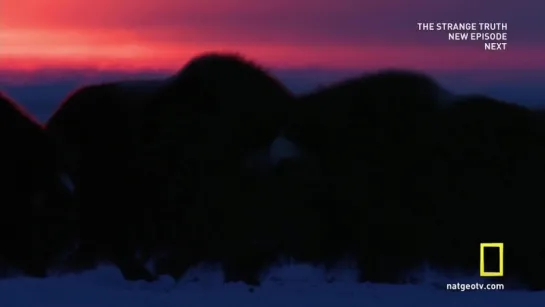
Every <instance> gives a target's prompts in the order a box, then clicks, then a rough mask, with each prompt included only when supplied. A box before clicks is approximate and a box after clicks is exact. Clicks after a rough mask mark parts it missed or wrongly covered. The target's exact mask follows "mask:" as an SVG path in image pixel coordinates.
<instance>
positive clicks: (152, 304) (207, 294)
mask: <svg viewBox="0 0 545 307" xmlns="http://www.w3.org/2000/svg"><path fill="white" fill-rule="evenodd" d="M347 272H349V271H346V272H344V274H343V273H342V272H337V273H336V274H335V277H336V279H335V281H333V282H331V283H328V282H327V280H328V279H330V278H328V277H327V274H324V271H323V270H320V269H318V268H313V267H310V266H305V265H292V266H288V267H283V268H277V269H275V270H272V271H271V272H270V273H269V274H268V275H267V276H268V277H267V278H266V280H265V282H264V283H263V284H262V286H260V287H256V288H253V287H250V286H247V285H244V284H241V283H231V284H224V283H222V281H221V280H222V278H221V274H220V273H219V271H218V270H210V269H209V270H205V269H203V268H200V269H195V270H194V271H193V272H190V273H188V274H187V275H186V277H185V278H184V279H183V280H181V281H179V282H178V283H176V282H174V281H173V280H172V279H171V278H169V277H162V278H161V279H160V280H158V281H156V282H153V283H147V282H127V281H125V280H123V278H122V277H121V275H120V273H119V271H118V270H117V269H115V268H113V267H110V266H102V267H99V268H98V269H96V270H94V271H89V272H85V273H81V274H79V275H78V274H70V275H64V276H56V277H49V278H46V279H32V278H23V277H20V278H13V279H5V280H0V306H2V307H37V306H40V307H52V306H59V307H64V306H70V307H91V306H93V307H94V306H96V307H110V306H112V307H114V306H115V307H125V306H127V307H140V306H147V307H170V306H177V307H178V306H180V307H181V306H183V307H192V306H202V307H207V306H214V307H215V306H225V307H230V306H233V307H273V306H281V307H292V306H293V307H305V306H309V307H322V306H323V307H348V306H354V307H356V306H357V307H375V306H377V307H390V306H392V307H393V306H396V307H427V306H430V307H450V306H452V307H454V306H460V307H473V306H475V307H480V306H494V307H505V306H513V307H515V306H516V307H518V306H524V307H534V306H535V307H542V306H545V292H525V291H514V290H513V291H511V290H509V289H508V288H506V290H503V291H464V292H457V291H449V290H446V284H440V283H436V284H430V283H424V284H422V285H379V284H369V283H360V284H358V283H355V282H354V281H353V274H347ZM330 277H331V276H330ZM461 282H463V281H461ZM252 289H253V291H251V290H252Z"/></svg>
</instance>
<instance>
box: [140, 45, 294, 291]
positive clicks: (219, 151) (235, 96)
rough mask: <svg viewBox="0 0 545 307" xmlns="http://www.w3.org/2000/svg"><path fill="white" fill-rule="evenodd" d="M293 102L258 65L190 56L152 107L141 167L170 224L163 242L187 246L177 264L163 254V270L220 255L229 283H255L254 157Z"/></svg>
mask: <svg viewBox="0 0 545 307" xmlns="http://www.w3.org/2000/svg"><path fill="white" fill-rule="evenodd" d="M293 101H294V98H293V97H292V95H291V93H290V92H289V91H288V90H287V89H286V88H285V87H284V86H283V85H282V84H281V83H280V82H278V81H277V80H276V79H274V78H273V77H271V76H270V75H269V74H268V73H267V72H266V71H265V70H264V69H262V68H261V67H259V66H257V65H256V64H254V63H252V62H250V61H248V60H246V59H244V58H242V57H241V56H238V55H233V54H215V53H212V54H204V55H201V56H199V57H196V58H194V59H193V60H191V61H190V62H189V63H188V64H187V65H186V66H185V67H184V68H183V69H182V70H181V71H180V72H179V73H178V74H176V75H174V76H173V77H171V78H170V79H169V83H168V85H167V87H166V89H165V90H164V91H163V92H162V93H161V95H159V96H157V99H156V101H154V103H153V104H149V105H148V106H149V108H148V109H147V111H146V114H147V115H148V117H147V123H148V125H147V126H144V128H143V130H142V131H143V135H145V138H146V139H147V140H148V141H147V145H146V146H145V148H144V149H142V150H141V152H143V153H144V154H143V155H142V158H143V161H142V162H140V165H145V167H146V168H147V169H149V170H150V171H149V172H148V173H147V174H146V178H144V183H142V184H141V185H140V186H141V187H143V188H142V189H143V190H147V191H149V197H147V198H146V197H143V198H144V199H148V200H149V201H153V202H160V203H161V205H158V206H157V208H162V209H161V210H162V211H161V212H155V213H154V214H157V215H158V219H160V220H163V221H165V222H164V223H163V227H169V230H166V229H163V230H159V231H160V234H159V235H158V237H160V238H165V240H164V242H160V241H159V244H163V246H167V247H168V249H172V246H176V245H179V248H177V249H178V251H177V252H175V253H174V255H175V256H171V257H169V258H170V259H173V261H174V262H176V263H177V264H175V265H174V266H178V268H177V269H174V268H172V266H171V267H169V265H168V264H166V263H168V260H165V261H163V264H162V265H159V266H158V269H159V270H167V271H169V273H172V272H174V271H177V272H178V273H173V274H174V275H179V274H181V273H182V272H183V271H184V270H185V269H186V268H187V267H188V266H189V265H190V264H192V263H193V262H195V261H198V260H219V261H223V262H224V269H225V273H226V280H239V279H244V280H248V281H252V280H253V281H254V282H255V281H256V280H257V275H258V272H257V271H258V269H257V267H260V266H261V265H260V264H258V263H255V264H250V258H248V256H247V255H248V254H252V253H254V252H255V253H261V251H258V250H259V249H258V248H253V247H252V246H254V245H255V244H256V242H255V241H256V239H255V237H256V236H255V235H252V231H251V229H258V228H259V226H260V225H259V223H260V221H259V219H256V218H255V217H256V216H259V215H260V213H259V212H260V206H259V203H256V202H258V201H259V195H257V193H256V192H254V191H257V190H259V187H257V185H259V184H260V182H261V180H259V179H258V177H259V176H260V175H259V174H258V173H256V171H255V170H254V169H252V168H250V167H248V161H249V160H251V159H252V156H253V155H255V154H256V153H257V152H260V151H261V152H263V151H264V152H268V149H267V148H268V147H270V146H271V144H272V143H273V141H274V140H275V139H276V138H277V137H279V136H280V135H281V132H282V129H283V128H284V127H285V124H286V122H287V120H288V116H289V108H290V107H292V106H291V105H290V103H292V102H293ZM154 189H155V190H154ZM140 197H142V196H140ZM256 197H257V198H256ZM166 208H168V209H166ZM166 221H168V222H166ZM172 228H174V229H176V230H175V231H172V230H171V229H172ZM256 233H257V231H256ZM173 236H174V237H173ZM180 239H181V240H183V242H184V243H182V244H180V243H177V241H178V240H180ZM241 257H242V258H241ZM263 257H264V258H267V257H266V256H265V255H263ZM184 258H185V259H186V263H183V261H180V259H184ZM229 259H230V260H229ZM263 261H265V260H263ZM241 266H248V268H247V269H245V268H243V267H241ZM250 266H254V267H253V268H250ZM161 267H163V269H161ZM165 267H169V268H168V269H166V268H165ZM245 270H246V272H244V271H245Z"/></svg>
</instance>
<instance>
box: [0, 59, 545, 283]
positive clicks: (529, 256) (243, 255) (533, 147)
mask: <svg viewBox="0 0 545 307" xmlns="http://www.w3.org/2000/svg"><path fill="white" fill-rule="evenodd" d="M10 105H11V104H10ZM10 112H11V111H10ZM0 116H3V113H0ZM11 117H13V118H16V117H15V116H11V115H10V118H11ZM544 119H545V117H543V112H538V111H532V110H529V109H527V108H524V107H521V106H517V105H514V104H510V103H506V102H502V101H497V100H494V99H491V98H488V97H484V96H459V95H454V94H452V93H450V92H449V91H447V90H445V89H444V88H443V87H441V86H440V85H439V84H438V83H437V82H435V81H434V80H433V79H432V78H430V77H429V76H426V75H423V74H419V73H415V72H411V71H400V70H389V71H379V72H377V73H373V74H368V75H364V76H362V77H359V78H354V79H350V80H346V81H344V82H340V83H337V84H333V85H332V86H329V87H324V88H321V89H319V90H317V91H315V92H312V93H308V94H305V95H302V96H300V97H293V96H292V94H291V93H290V92H289V91H288V90H287V89H286V88H285V87H284V86H283V85H282V84H281V83H280V82H278V81H277V80H276V79H274V78H273V77H271V76H270V75H269V74H268V73H267V72H266V71H265V70H264V69H262V68H261V67H259V66H257V65H256V64H254V63H252V62H250V61H248V60H246V59H244V58H242V57H240V56H238V55H232V54H215V53H213V54H205V55H202V56H199V57H196V58H194V59H193V60H192V61H190V62H189V63H188V64H187V65H186V66H185V67H184V68H183V69H182V70H180V72H178V73H177V74H175V75H173V76H171V77H170V78H167V79H165V80H159V81H156V82H139V83H125V82H124V83H111V84H103V85H97V86H90V87H87V88H84V89H82V90H80V91H78V92H76V93H75V94H74V95H72V96H71V97H70V98H69V99H68V100H67V102H66V103H65V104H63V106H61V108H60V109H59V111H58V112H57V113H56V114H55V115H54V117H53V118H52V119H51V120H50V121H49V122H48V125H47V132H48V133H49V134H50V135H51V136H52V137H54V139H55V144H56V146H57V150H58V152H59V154H58V155H57V160H58V162H57V163H58V164H60V165H62V171H63V172H66V173H68V174H69V176H70V178H71V179H72V181H73V182H74V186H75V190H74V192H75V195H76V196H77V199H78V202H79V206H80V208H79V214H80V221H81V223H80V224H81V230H80V234H81V235H80V237H81V238H80V239H81V246H80V248H79V253H77V254H76V257H75V258H76V261H75V262H76V263H78V264H79V265H81V264H82V263H86V262H88V264H89V265H92V264H93V263H96V261H98V260H100V259H106V260H110V261H113V262H114V263H116V264H117V265H118V266H119V267H120V269H121V270H122V272H123V274H124V275H125V277H126V278H127V279H142V278H144V279H148V280H151V279H153V278H154V276H153V274H151V273H150V272H149V271H147V270H146V269H145V268H144V262H145V261H147V260H150V259H151V260H154V261H155V268H154V269H155V271H156V272H155V273H156V274H163V273H166V274H170V275H172V276H174V277H176V278H178V277H180V276H181V275H183V274H184V272H185V271H186V270H187V269H188V268H189V267H190V266H191V265H194V264H197V263H199V262H219V263H221V264H222V266H223V269H224V274H225V280H226V281H239V280H241V281H244V282H247V283H251V284H258V283H259V281H260V276H261V274H262V273H263V271H264V270H265V269H266V268H267V267H268V266H269V265H270V264H271V263H273V262H274V261H276V260H277V259H278V258H279V257H280V256H286V257H290V258H294V259H295V260H297V261H305V262H311V263H315V264H325V265H326V266H328V267H329V266H331V265H333V264H335V263H336V262H337V261H339V260H341V259H343V257H345V256H348V257H350V258H355V260H356V261H357V263H358V266H359V270H360V279H361V280H365V281H371V282H387V283H403V282H407V279H406V278H405V276H406V273H408V272H410V271H411V270H412V269H417V268H418V267H419V266H421V265H423V264H425V263H427V264H430V265H432V266H433V267H435V268H436V269H440V270H445V271H449V270H455V271H457V272H460V271H461V272H465V273H468V274H475V273H476V272H477V270H478V268H479V257H478V253H479V243H482V242H487V241H489V242H494V241H499V242H504V243H505V246H506V247H505V259H506V272H507V271H508V272H509V277H508V278H505V279H504V281H505V282H510V281H511V280H510V279H509V278H513V279H517V280H518V281H519V282H521V283H522V284H524V285H525V286H526V287H527V288H529V289H545V283H544V282H543V280H542V278H540V276H542V275H543V274H544V273H545V264H542V263H545V262H542V261H541V260H542V259H543V258H545V245H544V244H541V243H539V242H537V243H536V241H535V238H536V236H537V235H538V234H539V231H540V226H539V225H541V224H540V216H541V215H540V214H539V211H538V209H540V207H541V206H542V205H543V203H544V201H545V199H544V196H543V195H542V193H541V190H540V188H541V187H542V186H543V184H544V183H545V182H544V181H545V178H543V174H544V173H545V158H544V157H545V124H544V123H545V121H544ZM27 123H28V122H27ZM0 124H1V123H0ZM17 127H22V126H21V125H19V126H17ZM32 127H34V126H32ZM29 129H30V128H29ZM32 129H34V128H32ZM32 129H30V130H32ZM2 131H3V132H2V133H4V134H5V135H7V136H9V135H11V134H10V133H11V132H13V129H11V130H10V129H3V130H2ZM37 131H38V132H39V130H37ZM7 132H10V133H7ZM7 136H6V137H7ZM27 138H28V137H27ZM8 139H9V138H8ZM16 139H17V140H18V139H19V137H17V138H12V139H10V140H16ZM13 144H18V143H16V142H15V141H13ZM32 144H34V143H32ZM19 146H21V145H19ZM274 146H279V147H283V148H284V150H285V149H286V148H288V147H292V148H291V149H290V150H292V151H293V152H297V158H296V159H283V160H282V159H276V160H275V159H272V156H274V155H276V156H277V157H279V156H282V155H280V154H273V152H274V151H275V150H277V149H274V150H273V149H272V148H273V147H274ZM13 148H17V147H13ZM32 152H36V150H34V151H32V150H30V151H28V150H27V151H25V153H23V154H17V152H15V151H14V153H13V155H11V156H10V157H9V158H7V160H6V159H4V160H3V161H9V160H10V159H15V160H16V161H20V162H18V163H20V165H23V166H24V165H27V164H25V162H24V161H27V160H28V159H27V158H26V157H29V156H30V154H29V153H32ZM17 159H22V160H17ZM24 159H27V160H24ZM278 160H279V161H278ZM8 166H10V165H8ZM24 167H26V168H23V170H25V172H31V170H34V171H35V170H36V167H35V166H32V167H31V166H28V165H27V166H24ZM8 169H9V168H8ZM38 169H39V167H38ZM14 172H15V171H14V168H13V169H12V174H15V173H14ZM2 176H3V175H2ZM13 176H15V175H13ZM2 178H8V177H2ZM20 178H22V177H20ZM25 178H26V177H25ZM36 178H38V177H36ZM26 186H28V185H26ZM36 186H38V185H36ZM9 187H10V188H9V189H8V190H10V191H13V194H7V195H11V196H10V197H12V198H13V199H16V197H17V196H18V195H20V194H24V193H22V192H21V190H17V189H13V188H12V186H9ZM24 195H25V196H28V197H29V199H28V200H27V202H28V203H29V204H31V200H32V199H33V198H32V197H30V195H31V194H29V193H27V194H24ZM20 199H21V200H22V199H24V198H20ZM29 206H30V205H29ZM23 208H24V207H23ZM27 208H28V207H27ZM25 210H27V209H25ZM21 216H23V214H21ZM514 222H519V224H520V225H516V224H515V223H514ZM3 225H9V224H5V223H4V224H3ZM67 227H68V226H67ZM69 229H71V228H69ZM21 235H23V234H21ZM137 252H138V253H140V254H141V257H140V259H139V258H138V257H136V256H135V254H136V253H137ZM12 255H13V254H12ZM78 257H79V258H78ZM12 258H13V257H12ZM13 259H15V258H13Z"/></svg>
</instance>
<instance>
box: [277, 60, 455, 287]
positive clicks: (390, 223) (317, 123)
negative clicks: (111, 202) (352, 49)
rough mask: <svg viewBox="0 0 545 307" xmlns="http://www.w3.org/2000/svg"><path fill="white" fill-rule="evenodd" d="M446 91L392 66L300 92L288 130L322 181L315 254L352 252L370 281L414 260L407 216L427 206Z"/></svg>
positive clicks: (415, 230)
mask: <svg viewBox="0 0 545 307" xmlns="http://www.w3.org/2000/svg"><path fill="white" fill-rule="evenodd" d="M453 97H454V96H453V95H452V94H450V93H449V92H448V91H446V90H445V89H443V88H442V87H441V86H440V85H438V84H437V83H436V82H435V81H434V80H433V79H431V78H430V77H428V76H426V75H422V74H418V73H413V72H409V71H394V70H392V71H381V72H378V73H374V74H369V75H365V76H363V77H360V78H354V79H350V80H347V81H344V82H341V83H338V84H334V85H332V86H329V87H325V88H322V89H319V90H317V91H316V92H313V93H310V94H307V95H304V96H302V97H300V104H299V106H301V110H300V111H299V112H298V116H297V117H295V118H296V119H295V123H294V124H292V125H290V128H289V129H288V132H287V136H288V138H290V139H292V140H294V141H296V142H297V143H298V144H300V145H301V146H303V147H304V148H305V149H307V150H310V151H313V152H315V154H316V155H317V156H318V157H319V159H320V160H321V164H322V167H323V175H322V176H323V178H324V180H326V181H327V183H326V184H325V186H326V187H327V188H322V190H321V191H317V192H316V193H321V201H320V204H319V205H318V204H316V205H315V207H316V208H321V209H320V210H323V211H322V213H321V214H320V215H322V216H323V217H324V218H325V219H326V220H324V221H322V222H321V226H320V227H321V228H322V229H316V231H317V233H318V232H319V231H320V230H321V233H322V235H323V242H322V245H323V246H325V250H324V251H323V252H324V253H325V254H322V255H321V257H325V259H327V260H328V261H329V262H331V261H335V260H338V259H340V258H341V257H342V256H343V254H346V253H349V254H351V255H353V256H356V257H357V258H358V261H359V263H360V265H361V266H362V268H363V270H365V272H363V274H362V278H363V279H366V280H371V281H392V280H395V279H396V278H398V277H399V271H400V270H401V269H404V268H407V267H409V266H410V265H417V264H418V262H419V259H420V257H421V255H419V254H417V253H422V252H423V251H422V248H423V247H415V246H414V244H415V238H416V237H418V236H420V233H421V232H422V231H427V230H426V229H424V228H420V227H419V226H418V225H416V226H415V225H414V221H412V220H411V217H412V216H415V214H417V213H418V212H419V211H423V210H425V208H426V207H429V206H431V205H432V204H431V203H430V201H431V200H428V199H426V186H425V183H426V181H425V179H424V178H425V176H427V173H428V172H429V171H430V170H429V166H428V163H427V160H428V158H429V157H430V155H432V148H431V146H430V142H429V141H430V139H431V138H432V137H433V129H434V128H433V126H434V120H435V118H436V113H437V112H438V110H439V109H440V108H441V107H442V106H444V105H446V104H448V103H449V102H450V100H452V99H453ZM421 177H424V178H421ZM322 186H323V185H322ZM409 199H410V200H411V202H410V203H408V200H409ZM301 227H305V226H304V225H302V226H301ZM324 227H325V228H327V230H324V229H323V228H324ZM404 228H406V229H404ZM395 229H403V231H402V232H394V231H395ZM407 250H408V251H407ZM401 255H404V256H403V257H401ZM396 265H397V266H398V267H396Z"/></svg>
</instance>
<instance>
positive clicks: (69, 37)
mask: <svg viewBox="0 0 545 307" xmlns="http://www.w3.org/2000/svg"><path fill="white" fill-rule="evenodd" d="M544 11H545V2H544V1H541V0H517V1H492V0H481V1H473V0H471V1H470V0H411V1H407V0H383V1H366V0H319V1H317V0H297V1H294V0H259V1H258V0H206V1H205V0H184V1H180V0H138V1H135V0H1V1H0V72H2V74H3V75H5V72H6V71H8V72H10V71H11V72H12V73H13V74H12V75H10V81H11V82H14V80H26V79H25V78H24V77H21V76H22V75H24V74H32V73H34V72H36V71H42V70H44V69H48V70H51V69H53V70H55V69H60V70H63V71H64V70H67V69H68V70H70V69H88V70H101V71H104V70H117V71H119V70H123V71H129V72H138V71H143V70H149V69H156V70H166V71H174V70H178V69H179V68H180V67H182V66H183V64H184V63H185V62H186V61H187V60H188V59H190V58H191V57H192V56H194V55H196V54H198V53H200V52H204V51H212V50H215V51H237V52H240V53H242V54H244V55H246V56H248V57H250V58H251V59H253V60H256V61H257V62H259V63H262V64H264V65H265V66H268V67H271V68H279V69H302V68H305V69H307V68H313V69H316V68H319V69H326V70H327V69H329V70H365V69H376V68H383V67H403V68H417V69H423V70H427V71H447V72H456V71H464V70H480V71H484V72H490V73H489V74H488V75H487V76H488V77H489V78H491V79H494V78H500V79H501V78H502V76H501V75H498V73H495V72H491V71H506V70H507V71H515V70H516V71H518V73H517V76H519V74H520V71H523V72H524V71H534V72H535V71H542V72H545V57H544V56H543V55H544V54H545V19H544V18H542V15H543V12H544ZM449 21H450V22H507V23H508V31H507V32H508V46H507V49H508V50H506V51H485V50H484V48H483V42H474V41H466V42H453V41H448V40H447V37H448V34H447V33H446V32H419V31H417V25H416V24H417V22H449ZM14 76H17V78H15V77H14ZM485 76H486V74H485ZM510 76H513V75H510ZM517 78H518V77H517ZM485 79H486V78H485ZM1 80H4V81H5V80H6V79H5V78H4V79H0V83H1V82H2V81H1ZM543 81H545V80H543ZM20 82H23V81H20Z"/></svg>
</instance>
